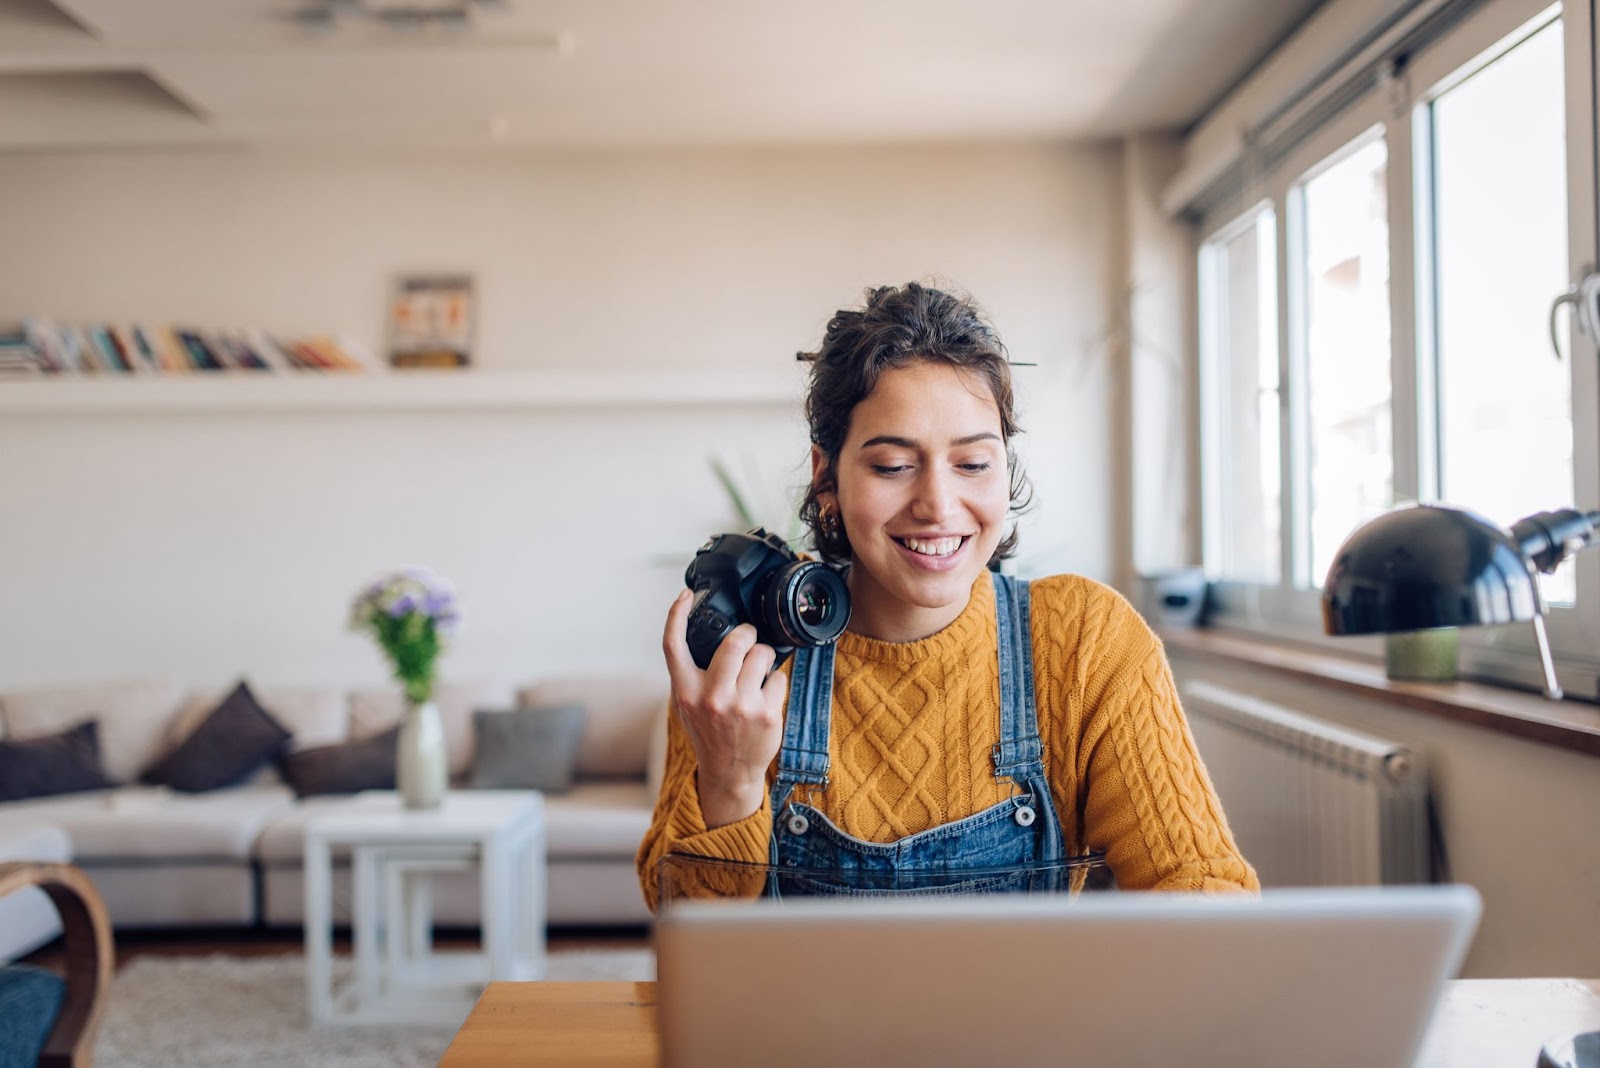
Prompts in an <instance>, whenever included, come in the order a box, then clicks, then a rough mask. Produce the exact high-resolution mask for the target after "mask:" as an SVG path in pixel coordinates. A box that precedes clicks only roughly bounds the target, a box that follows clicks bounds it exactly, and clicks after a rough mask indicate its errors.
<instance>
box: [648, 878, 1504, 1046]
mask: <svg viewBox="0 0 1600 1068" xmlns="http://www.w3.org/2000/svg"><path fill="white" fill-rule="evenodd" d="M1480 907H1481V906H1480V901H1479V898H1478V894H1477V892H1476V891H1474V890H1473V889H1472V888H1470V887H1465V886H1419V887H1396V888H1342V889H1318V890H1299V889H1296V890H1269V891H1266V892H1265V893H1264V894H1263V895H1262V896H1261V897H1260V898H1252V897H1245V896H1206V895H1189V894H1153V893H1144V894H1140V893H1110V894H1085V895H1080V896H1077V897H1065V896H1045V897H1041V896H1035V895H996V896H977V897H960V898H902V899H886V898H811V899H800V900H795V899H789V900H783V901H749V902H727V901H690V902H679V903H675V904H673V905H672V906H671V907H670V908H668V909H667V910H666V911H665V912H663V914H662V916H661V918H660V920H659V921H658V922H657V926H656V953H657V976H658V978H659V984H658V988H657V995H658V998H659V1010H658V1011H659V1013H660V1024H661V1043H662V1054H663V1063H664V1064H665V1065H666V1066H667V1068H687V1066H695V1068H701V1066H722V1065H762V1066H767V1068H786V1066H794V1068H802V1066H803V1068H816V1066H818V1065H830V1066H837V1065H872V1066H874V1068H892V1066H898V1065H906V1066H911V1065H917V1066H923V1065H984V1066H988V1065H997V1064H1004V1065H1094V1066H1097V1068H1099V1066H1108V1065H1162V1066H1168V1065H1171V1066H1178V1065H1184V1066H1187V1065H1200V1066H1209V1065H1227V1066H1230V1068H1267V1066H1271V1068H1282V1066H1283V1065H1294V1066H1295V1068H1315V1066H1327V1068H1350V1066H1352V1065H1361V1066H1364V1068H1385V1066H1392V1068H1405V1066H1407V1065H1410V1064H1411V1063H1412V1061H1413V1060H1414V1058H1415V1057H1416V1055H1417V1052H1418V1049H1419V1048H1420V1046H1421V1044H1422V1040H1423V1036H1424V1034H1425V1032H1426V1030H1427V1027H1428V1023H1429V1021H1430V1019H1431V1016H1432V1013H1433V1010H1434V1006H1435V1004H1436V1003H1437V1002H1438V999H1439V996H1440V994H1441V992H1442V989H1443V984H1444V983H1445V981H1446V980H1447V979H1449V978H1451V977H1452V976H1454V975H1455V973H1456V970H1457V969H1458V968H1459V967H1460V964H1461V960H1462V958H1463V957H1464V956H1465V954H1466V951H1467V947H1468V945H1469V944H1470V942H1471V940H1472V933H1473V931H1474V929H1475V928H1476V926H1477V922H1478V915H1479V911H1480Z"/></svg>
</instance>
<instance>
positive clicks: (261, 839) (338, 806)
mask: <svg viewBox="0 0 1600 1068" xmlns="http://www.w3.org/2000/svg"><path fill="white" fill-rule="evenodd" d="M395 804H396V802H395V795H394V794H393V793H391V792H387V791H385V792H378V793H360V794H356V795H355V796H353V797H349V796H343V795H333V794H329V795H326V796H320V797H305V798H301V799H300V800H299V801H297V802H296V803H295V804H293V805H290V806H289V807H288V808H285V809H283V810H281V811H279V812H277V813H275V814H274V815H273V817H272V818H271V819H270V820H268V821H267V822H266V823H265V824H264V825H263V826H262V828H261V833H260V834H259V835H258V836H257V837H256V843H255V856H256V859H257V860H259V861H261V863H263V864H266V865H270V866H283V865H297V864H299V863H300V862H301V860H302V858H303V857H304V856H305V844H306V843H305V837H306V824H307V823H308V822H310V821H311V820H312V819H313V818H314V817H316V816H320V815H323V814H324V813H327V812H337V811H340V810H345V811H348V810H349V809H350V808H352V807H356V806H361V805H370V806H374V807H378V808H383V809H392V808H394V807H395ZM333 855H334V857H335V858H344V857H347V856H349V855H350V849H349V847H348V846H345V845H338V846H335V847H334V849H333Z"/></svg>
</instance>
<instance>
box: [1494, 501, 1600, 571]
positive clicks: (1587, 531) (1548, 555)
mask: <svg viewBox="0 0 1600 1068" xmlns="http://www.w3.org/2000/svg"><path fill="white" fill-rule="evenodd" d="M1511 536H1512V537H1513V538H1515V539H1516V540H1517V544H1518V545H1520V546H1521V547H1522V552H1523V554H1524V555H1525V556H1527V558H1528V559H1529V560H1531V561H1532V562H1533V566H1534V567H1537V568H1538V569H1539V570H1540V571H1542V572H1544V573H1545V574H1546V575H1548V574H1550V573H1551V572H1552V571H1554V570H1555V569H1556V568H1557V567H1559V566H1560V565H1561V561H1563V560H1565V559H1566V558H1567V557H1569V556H1571V555H1572V554H1573V553H1575V552H1577V551H1578V550H1579V549H1585V548H1588V547H1589V546H1591V545H1594V544H1596V543H1597V542H1600V512H1579V511H1577V510H1575V509H1572V508H1558V509H1556V510H1555V511H1551V512H1539V513H1537V514H1535V515H1530V516H1528V517H1527V518H1525V519H1519V520H1517V521H1516V522H1515V523H1513V524H1511Z"/></svg>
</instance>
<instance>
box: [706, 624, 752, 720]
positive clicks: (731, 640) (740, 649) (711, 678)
mask: <svg viewBox="0 0 1600 1068" xmlns="http://www.w3.org/2000/svg"><path fill="white" fill-rule="evenodd" d="M755 647H756V628H755V627H753V626H751V625H750V624H749V623H740V624H739V625H738V626H737V627H734V628H733V629H732V630H730V631H729V632H728V634H727V636H726V637H724V638H723V639H722V644H721V645H719V646H717V651H716V653H714V654H713V655H712V657H711V666H710V667H708V668H706V690H707V692H708V693H709V694H710V695H711V696H712V697H713V698H716V699H719V700H720V701H721V702H725V703H726V704H728V705H730V706H731V705H732V703H733V701H734V697H735V694H737V692H738V690H739V673H740V671H741V670H742V669H743V667H744V662H745V659H746V658H747V657H748V656H749V654H750V651H751V650H752V649H754V648H755Z"/></svg>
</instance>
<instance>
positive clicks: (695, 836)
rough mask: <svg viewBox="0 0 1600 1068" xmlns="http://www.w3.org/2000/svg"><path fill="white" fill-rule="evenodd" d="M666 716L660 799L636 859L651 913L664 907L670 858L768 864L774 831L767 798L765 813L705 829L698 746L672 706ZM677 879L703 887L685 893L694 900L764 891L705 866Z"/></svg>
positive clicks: (747, 894)
mask: <svg viewBox="0 0 1600 1068" xmlns="http://www.w3.org/2000/svg"><path fill="white" fill-rule="evenodd" d="M666 714H667V717H668V720H667V761H666V770H665V773H664V774H663V776H662V779H661V793H660V794H659V795H657V797H656V805H655V811H654V812H653V813H652V814H651V819H650V829H649V830H648V831H646V832H645V836H644V841H643V842H641V843H640V844H639V852H638V854H637V856H636V857H635V858H634V863H635V865H636V867H637V868H638V872H639V888H640V889H641V890H642V891H643V892H644V899H645V903H646V904H647V905H649V907H650V911H651V912H654V911H656V909H657V907H658V906H659V904H660V902H659V901H658V896H659V888H660V865H661V861H662V859H663V858H665V857H666V856H667V855H668V854H669V853H678V854H692V855H694V856H697V857H710V858H713V859H715V860H731V861H740V862H744V863H749V864H765V863H767V860H768V840H769V838H770V836H771V829H772V803H771V801H770V800H769V799H768V798H766V797H763V798H762V801H761V807H760V808H759V809H757V810H756V811H755V812H754V813H752V814H751V815H749V816H746V817H745V818H744V819H742V820H739V821H737V822H735V823H730V824H727V825H725V826H722V827H715V828H708V827H706V821H705V817H704V816H703V815H702V814H701V812H700V791H699V788H698V785H697V780H696V772H697V768H696V764H695V753H694V746H693V745H692V744H691V743H690V741H689V736H688V734H687V733H686V732H685V731H684V729H683V725H682V723H681V722H680V721H679V719H678V713H677V709H676V708H675V707H673V706H672V705H671V704H670V702H669V704H668V707H667V713H666ZM676 877H677V878H678V879H679V881H680V883H681V882H682V881H684V880H685V879H688V880H694V881H698V882H699V883H701V884H702V885H699V886H685V887H684V890H685V892H688V893H691V894H692V895H693V896H708V897H724V896H737V897H744V896H750V894H753V893H755V892H759V890H760V884H759V883H755V884H754V885H752V886H749V887H746V886H745V885H744V883H746V882H747V881H748V880H745V879H743V878H739V877H731V876H730V874H729V873H726V872H724V873H719V872H718V871H717V870H716V868H715V866H713V865H707V866H703V867H702V868H701V869H700V870H699V871H698V872H695V871H687V872H684V871H680V872H679V873H678V874H677V876H676Z"/></svg>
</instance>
